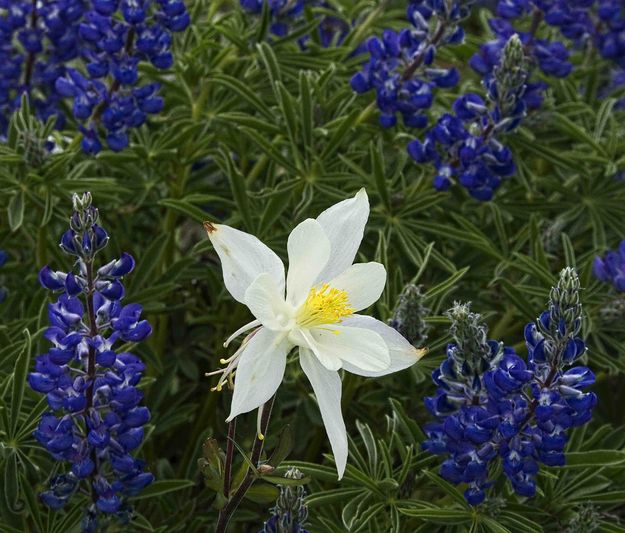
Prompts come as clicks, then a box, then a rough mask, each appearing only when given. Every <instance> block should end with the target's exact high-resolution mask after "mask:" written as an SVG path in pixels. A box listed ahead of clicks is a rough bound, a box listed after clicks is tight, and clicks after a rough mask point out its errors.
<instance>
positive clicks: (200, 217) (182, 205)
mask: <svg viewBox="0 0 625 533" xmlns="http://www.w3.org/2000/svg"><path fill="white" fill-rule="evenodd" d="M159 205H162V206H163V207H167V208H168V209H172V210H173V211H176V212H178V213H180V214H182V215H186V216H188V217H189V218H191V219H193V220H195V221H196V222H200V223H202V222H204V221H205V220H207V219H208V218H209V216H208V213H206V212H205V211H203V210H202V209H200V208H199V207H197V206H195V205H193V204H192V203H190V202H188V201H185V200H175V199H173V198H172V199H165V200H160V201H159Z"/></svg>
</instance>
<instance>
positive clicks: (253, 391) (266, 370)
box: [227, 328, 290, 422]
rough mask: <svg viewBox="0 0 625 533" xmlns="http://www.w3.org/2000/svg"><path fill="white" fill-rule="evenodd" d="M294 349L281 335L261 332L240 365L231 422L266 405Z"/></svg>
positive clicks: (252, 342)
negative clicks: (287, 356)
mask: <svg viewBox="0 0 625 533" xmlns="http://www.w3.org/2000/svg"><path fill="white" fill-rule="evenodd" d="M289 348H290V345H289V343H288V341H287V339H286V337H285V336H284V335H283V334H282V333H279V332H274V331H271V330H269V329H267V328H261V329H260V330H258V332H257V333H255V334H254V335H253V336H252V338H251V339H250V340H249V343H248V345H247V346H246V347H245V350H244V351H243V354H242V355H241V359H240V361H239V364H238V367H237V372H236V375H235V382H234V394H233V395H232V405H231V407H230V416H229V417H228V419H227V422H229V421H230V420H232V419H233V418H234V417H235V416H237V415H240V414H241V413H247V412H248V411H251V410H253V409H256V408H257V407H259V406H260V405H263V404H264V403H266V402H267V401H268V400H269V399H270V398H271V397H272V396H273V395H274V393H275V392H276V390H277V389H278V386H279V385H280V383H281V382H282V377H283V376H284V368H285V366H286V354H287V352H288V350H289Z"/></svg>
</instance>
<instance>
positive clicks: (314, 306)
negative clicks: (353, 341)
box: [297, 283, 354, 328]
mask: <svg viewBox="0 0 625 533" xmlns="http://www.w3.org/2000/svg"><path fill="white" fill-rule="evenodd" d="M353 313H354V310H353V309H352V308H351V307H350V305H349V299H348V296H347V292H346V291H343V290H340V289H334V288H332V287H330V285H328V284H327V283H325V284H324V285H322V286H321V287H320V288H318V289H317V288H315V287H313V288H312V289H310V292H309V293H308V297H307V298H306V301H305V302H304V304H303V305H302V307H301V308H300V309H299V311H298V313H297V323H298V325H299V326H300V327H305V328H310V327H313V326H321V325H323V324H336V323H337V322H341V319H342V318H343V317H346V316H349V315H352V314H353Z"/></svg>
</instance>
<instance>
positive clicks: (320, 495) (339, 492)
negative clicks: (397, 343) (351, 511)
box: [306, 488, 366, 509]
mask: <svg viewBox="0 0 625 533" xmlns="http://www.w3.org/2000/svg"><path fill="white" fill-rule="evenodd" d="M364 494H366V493H364V491H363V490H362V489H361V488H341V489H331V490H325V491H323V492H315V493H312V494H309V495H308V496H307V497H306V505H308V507H310V508H311V509H312V508H315V507H325V506H326V505H333V504H340V503H341V502H344V501H349V500H352V499H355V498H357V497H359V496H362V495H364Z"/></svg>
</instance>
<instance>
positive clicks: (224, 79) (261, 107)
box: [212, 74, 274, 121]
mask: <svg viewBox="0 0 625 533" xmlns="http://www.w3.org/2000/svg"><path fill="white" fill-rule="evenodd" d="M212 81H213V82H214V83H217V84H219V85H223V86H224V87H226V89H228V90H230V91H234V92H235V93H236V94H237V95H238V96H240V97H241V98H243V100H245V101H246V102H247V103H248V104H250V105H251V106H252V107H253V108H254V109H255V110H256V111H258V112H259V113H261V114H262V115H264V116H265V118H266V119H268V120H269V121H273V118H274V114H273V113H272V111H271V109H270V108H269V106H267V105H266V104H265V103H264V102H263V101H262V99H261V98H259V97H258V96H257V95H256V94H254V92H253V91H251V90H250V88H249V87H248V86H247V85H246V84H245V83H243V82H241V81H239V80H238V79H236V78H233V77H232V76H227V75H223V74H222V75H216V76H214V77H213V78H212Z"/></svg>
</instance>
